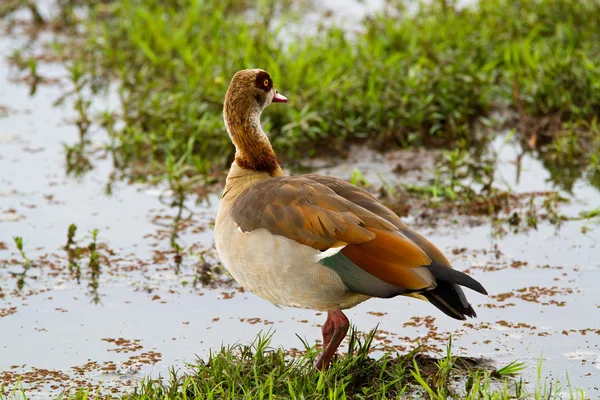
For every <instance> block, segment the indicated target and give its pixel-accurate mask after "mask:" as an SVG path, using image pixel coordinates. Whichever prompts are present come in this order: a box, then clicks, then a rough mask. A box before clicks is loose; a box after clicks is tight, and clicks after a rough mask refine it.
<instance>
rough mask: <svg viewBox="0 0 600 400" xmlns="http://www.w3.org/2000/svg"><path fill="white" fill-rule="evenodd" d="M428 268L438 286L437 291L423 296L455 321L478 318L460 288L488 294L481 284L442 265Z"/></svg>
mask: <svg viewBox="0 0 600 400" xmlns="http://www.w3.org/2000/svg"><path fill="white" fill-rule="evenodd" d="M427 268H428V269H429V271H431V273H432V274H433V276H434V277H435V279H436V281H437V286H436V288H435V289H433V290H430V291H428V292H425V293H421V294H422V295H423V296H425V298H427V300H429V302H430V303H431V304H433V305H434V306H436V307H437V308H439V309H440V310H441V311H442V312H444V314H446V315H448V316H450V317H452V318H455V319H460V320H465V319H467V318H466V317H473V318H474V317H476V316H477V314H476V313H475V310H473V307H471V305H470V304H469V302H468V301H467V298H466V297H465V294H464V293H463V291H462V289H461V288H460V286H465V287H468V288H469V289H473V290H475V291H476V292H479V293H481V294H487V291H486V290H485V288H484V287H483V286H482V285H481V283H479V282H477V281H476V280H475V279H473V278H471V277H470V276H469V275H467V274H465V273H463V272H460V271H457V270H455V269H452V268H448V267H444V266H442V265H437V264H432V265H430V266H428V267H427ZM459 285H460V286H459Z"/></svg>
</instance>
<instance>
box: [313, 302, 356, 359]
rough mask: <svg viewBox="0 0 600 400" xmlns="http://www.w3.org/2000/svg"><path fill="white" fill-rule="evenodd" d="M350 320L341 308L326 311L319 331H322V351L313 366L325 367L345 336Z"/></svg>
mask: <svg viewBox="0 0 600 400" xmlns="http://www.w3.org/2000/svg"><path fill="white" fill-rule="evenodd" d="M349 327H350V321H348V318H346V316H345V315H344V313H343V312H342V311H341V310H333V311H328V312H327V321H325V325H323V328H322V329H321V331H322V332H323V352H322V353H321V354H319V356H318V357H317V360H316V361H315V368H317V369H323V368H327V366H328V365H329V362H330V361H331V359H332V358H333V355H334V354H335V352H336V350H337V349H338V347H340V343H342V340H344V338H345V337H346V333H348V328H349Z"/></svg>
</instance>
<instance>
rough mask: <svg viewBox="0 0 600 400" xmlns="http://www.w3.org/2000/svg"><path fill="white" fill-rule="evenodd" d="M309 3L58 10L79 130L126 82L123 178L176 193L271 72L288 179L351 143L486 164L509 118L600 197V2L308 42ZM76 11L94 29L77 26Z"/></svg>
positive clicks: (439, 20) (434, 15) (381, 18)
mask: <svg viewBox="0 0 600 400" xmlns="http://www.w3.org/2000/svg"><path fill="white" fill-rule="evenodd" d="M12 3H13V4H12V7H13V8H14V7H17V6H18V4H17V3H21V4H22V6H27V7H29V6H30V4H29V3H26V2H22V1H13V2H12ZM304 3H306V1H303V2H301V1H300V0H296V1H294V0H282V1H276V0H263V1H260V2H258V3H254V2H245V1H242V2H240V1H233V0H230V1H217V0H202V1H201V0H175V1H171V2H164V1H159V0H124V1H110V0H109V1H105V2H94V3H92V4H87V2H79V1H74V0H72V1H66V2H65V1H57V6H56V8H57V9H58V10H59V12H58V15H59V16H60V19H59V18H57V19H56V20H54V21H53V22H52V26H54V27H56V26H57V25H60V24H61V23H62V25H65V22H64V21H67V24H66V26H65V27H64V28H63V30H64V31H66V32H69V31H72V30H73V26H76V27H79V28H80V29H83V30H84V32H87V35H86V38H85V39H83V40H82V35H77V36H76V37H75V38H74V40H73V41H72V42H70V43H68V44H66V45H65V44H64V43H63V44H62V45H61V46H57V48H58V49H59V53H60V54H61V55H62V56H65V59H66V60H67V61H65V62H66V63H67V64H69V65H70V70H71V71H72V81H73V88H74V90H73V93H76V95H77V96H79V97H77V98H76V99H77V105H76V108H77V111H78V113H79V114H81V116H80V118H79V121H80V122H81V124H83V126H82V127H81V130H82V132H84V130H85V131H87V128H88V125H86V124H87V122H88V116H87V114H86V112H85V111H86V110H85V105H86V103H85V99H83V98H81V96H82V95H81V93H82V92H83V90H82V89H83V88H92V89H94V90H101V89H102V88H103V87H106V85H107V84H108V82H109V81H113V82H117V85H118V92H119V96H120V98H121V101H122V109H120V110H119V111H118V113H116V114H112V115H111V114H109V113H106V114H105V115H104V116H103V117H102V118H101V121H97V122H101V123H102V124H103V125H104V126H105V127H106V129H107V130H108V132H109V133H110V135H111V138H112V141H111V144H110V148H111V149H112V150H113V154H114V156H115V165H116V167H117V169H118V170H120V171H122V172H124V175H125V176H128V177H131V178H134V179H142V180H148V179H151V178H153V179H154V180H166V181H169V182H173V181H178V180H179V181H181V180H183V179H184V178H185V177H189V176H194V175H201V176H202V175H203V176H206V175H207V174H210V173H212V172H216V171H220V170H221V169H222V168H224V167H226V166H227V165H228V162H230V161H231V156H232V151H233V149H232V146H231V145H230V143H229V139H228V137H227V135H226V134H225V130H224V127H223V122H222V116H221V111H222V101H223V98H224V93H225V91H226V89H227V85H228V82H229V79H230V78H231V76H232V75H233V74H234V72H235V71H237V70H239V69H242V68H248V67H261V68H264V69H266V70H268V71H269V72H270V73H271V75H272V76H273V78H274V81H275V84H276V86H277V88H278V89H279V90H280V91H281V92H282V93H284V94H286V95H287V96H288V98H289V99H290V102H289V103H288V105H286V106H279V107H271V108H270V109H269V110H267V112H266V113H265V116H264V118H263V122H264V124H265V126H266V130H267V131H268V132H270V133H271V135H272V142H273V144H274V146H275V148H276V151H278V153H279V155H280V158H281V159H282V160H284V161H285V162H286V164H287V165H288V166H290V165H291V166H293V165H295V164H298V163H299V162H300V161H298V160H302V159H303V158H305V157H307V156H312V155H314V154H316V153H317V152H318V150H317V149H319V148H323V147H324V146H322V145H323V144H327V147H328V148H329V149H331V150H337V151H341V152H343V150H344V149H345V148H346V146H347V145H348V143H349V142H355V141H367V142H368V143H370V144H371V145H374V146H376V147H379V148H389V147H390V146H399V147H409V146H428V147H431V146H434V147H445V148H453V149H454V148H461V149H465V150H469V151H473V149H478V151H481V150H482V149H485V146H486V143H488V141H489V140H488V139H489V133H487V131H484V132H485V133H483V134H482V133H481V130H479V131H478V130H477V129H475V126H477V125H483V126H486V125H489V124H490V122H489V120H488V118H489V114H490V111H491V110H494V109H506V108H509V109H512V110H514V111H515V115H516V117H515V118H513V119H511V121H510V123H511V125H513V126H516V127H517V128H518V129H517V132H518V135H517V137H518V138H521V139H522V140H523V143H524V144H525V142H526V141H527V140H528V139H530V138H531V137H532V136H535V137H536V138H537V145H536V149H535V151H536V153H537V154H538V156H540V157H541V158H542V159H543V160H544V161H545V163H546V165H547V167H548V168H549V170H550V171H551V173H552V174H553V178H555V180H556V181H557V182H560V183H561V184H562V185H563V188H564V189H567V190H570V189H571V188H572V185H573V182H574V181H575V180H576V179H578V178H579V177H581V176H586V177H587V178H588V180H589V181H590V182H592V183H593V184H595V185H598V186H599V187H600V179H599V178H598V177H599V176H600V139H598V138H599V137H600V134H599V133H598V127H597V122H596V116H597V115H598V114H599V113H600V31H599V30H598V29H597V26H598V25H600V1H599V0H581V1H580V0H541V1H538V2H531V1H526V0H522V1H512V0H486V1H481V2H479V5H478V6H473V7H470V8H466V9H462V10H455V9H454V8H453V7H452V6H451V5H450V6H448V5H447V4H450V3H451V2H444V1H432V2H427V3H429V4H426V3H423V4H420V5H418V7H417V8H418V9H417V11H416V13H407V12H404V11H403V10H404V5H403V2H401V1H394V2H392V4H393V5H394V6H393V7H391V11H389V14H385V13H382V14H379V15H376V16H375V17H372V18H369V19H366V20H365V21H364V22H363V32H361V33H353V32H350V33H349V32H346V31H344V30H342V29H340V28H337V27H331V28H327V29H320V30H319V32H318V33H316V34H315V35H312V36H298V35H295V34H293V33H292V32H293V29H289V27H290V26H291V27H294V26H298V24H299V23H300V24H301V23H302V15H303V13H304V12H305V8H303V7H302V4H304ZM77 4H83V7H84V8H85V9H86V11H87V12H88V13H89V17H87V18H85V19H82V20H78V19H77V18H76V17H75V15H74V14H73V13H72V9H73V6H74V5H77ZM8 7H9V6H5V8H6V10H9V8H8ZM288 9H290V10H291V11H283V10H288ZM7 13H8V11H5V14H7ZM7 15H8V17H7V18H9V17H10V14H7ZM34 15H35V13H34ZM65 15H70V17H69V18H67V17H65ZM249 15H252V17H249ZM557 15H560V18H556V16H557ZM19 57H20V64H21V65H22V67H23V68H24V69H26V70H28V69H31V67H30V65H31V62H30V59H28V58H27V56H24V55H23V54H19ZM33 65H35V63H34V64H33ZM73 71H75V72H76V73H73ZM33 72H35V74H33ZM33 72H32V75H35V76H37V75H38V73H39V71H33ZM89 118H91V117H89ZM116 122H120V123H122V124H119V125H115V123H116ZM115 126H119V128H115ZM478 132H479V133H478ZM84 135H85V132H84V133H83V134H82V136H84ZM83 143H85V140H84V139H83V138H82V140H81V143H80V144H78V145H77V146H81V145H82V144H83ZM82 152H83V150H82V149H79V148H74V151H72V152H71V153H69V157H70V158H71V159H72V160H75V161H77V160H78V159H79V158H78V157H77V154H80V153H82ZM82 159H84V158H82ZM84 169H85V168H84Z"/></svg>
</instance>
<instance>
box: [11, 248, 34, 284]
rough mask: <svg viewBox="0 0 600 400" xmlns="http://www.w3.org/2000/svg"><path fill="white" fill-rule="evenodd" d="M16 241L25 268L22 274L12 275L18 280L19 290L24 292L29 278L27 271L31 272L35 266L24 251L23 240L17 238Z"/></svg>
mask: <svg viewBox="0 0 600 400" xmlns="http://www.w3.org/2000/svg"><path fill="white" fill-rule="evenodd" d="M14 241H15V245H16V246H17V249H18V250H19V254H21V259H22V260H21V262H20V264H21V266H22V267H23V269H22V270H21V272H10V274H11V276H12V277H13V278H16V279H17V289H18V290H19V291H22V290H23V288H24V287H25V284H26V282H25V279H26V277H27V271H29V270H30V269H31V268H32V267H33V266H34V265H33V262H32V261H31V260H30V259H29V258H28V257H27V255H26V254H25V251H24V250H23V238H21V237H18V236H17V237H15V238H14Z"/></svg>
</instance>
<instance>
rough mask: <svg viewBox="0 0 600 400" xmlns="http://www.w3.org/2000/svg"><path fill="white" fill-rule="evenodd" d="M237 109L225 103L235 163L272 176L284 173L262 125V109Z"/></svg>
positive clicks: (224, 112) (226, 120)
mask: <svg viewBox="0 0 600 400" xmlns="http://www.w3.org/2000/svg"><path fill="white" fill-rule="evenodd" d="M246 110H248V109H246ZM235 111H237V110H231V109H230V107H228V104H227V103H226V104H225V107H224V110H223V116H224V119H225V125H226V126H227V131H228V132H229V136H230V137H231V141H232V142H233V144H234V145H235V150H236V151H235V163H236V164H237V165H238V166H239V167H241V168H244V169H247V170H251V171H256V172H266V173H268V174H269V175H271V176H280V175H283V171H282V170H281V167H280V166H279V163H278V162H277V157H276V156H275V152H274V151H273V147H271V142H269V138H268V137H267V135H266V134H265V132H264V131H263V130H262V127H261V125H260V111H259V110H253V111H250V112H246V113H239V112H235Z"/></svg>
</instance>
